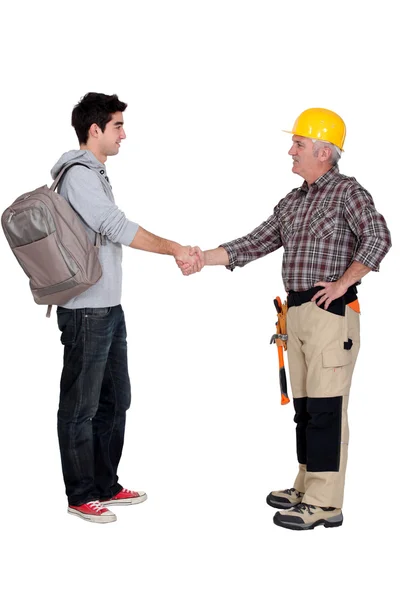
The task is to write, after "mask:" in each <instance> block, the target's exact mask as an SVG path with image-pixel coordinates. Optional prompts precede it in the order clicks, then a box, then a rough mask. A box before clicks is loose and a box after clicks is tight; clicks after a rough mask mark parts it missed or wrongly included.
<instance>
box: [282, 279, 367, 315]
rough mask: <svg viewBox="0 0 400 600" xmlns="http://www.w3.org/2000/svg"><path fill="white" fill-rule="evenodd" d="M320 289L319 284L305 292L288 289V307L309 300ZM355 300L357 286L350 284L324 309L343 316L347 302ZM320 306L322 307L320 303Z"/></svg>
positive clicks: (299, 304)
mask: <svg viewBox="0 0 400 600" xmlns="http://www.w3.org/2000/svg"><path fill="white" fill-rule="evenodd" d="M322 289H323V288H322V287H321V286H317V287H313V288H311V289H309V290H306V291H305V292H294V291H293V290H289V292H288V297H287V305H288V308H291V307H292V306H301V305H302V304H304V303H305V302H310V301H311V298H312V297H313V296H314V295H315V294H316V293H317V292H318V291H319V290H322ZM355 300H357V287H356V286H355V285H351V286H350V287H349V289H348V290H347V292H346V293H345V294H344V295H343V296H341V297H340V298H336V300H332V302H331V303H330V305H329V306H328V308H327V309H326V310H327V311H328V312H330V313H333V314H334V315H340V316H342V317H344V315H345V312H346V306H347V304H351V303H352V302H354V301H355ZM321 308H323V306H322V305H321Z"/></svg>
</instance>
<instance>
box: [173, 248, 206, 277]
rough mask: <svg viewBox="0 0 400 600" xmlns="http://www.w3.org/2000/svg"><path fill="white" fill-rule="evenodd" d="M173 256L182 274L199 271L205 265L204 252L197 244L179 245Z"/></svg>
mask: <svg viewBox="0 0 400 600" xmlns="http://www.w3.org/2000/svg"><path fill="white" fill-rule="evenodd" d="M174 257H175V262H176V264H177V265H178V267H179V268H180V270H181V271H182V274H183V275H193V273H199V272H200V271H201V270H202V268H203V267H204V265H205V253H204V252H203V251H202V250H201V249H200V248H199V247H198V246H180V247H179V250H178V251H177V252H176V254H174Z"/></svg>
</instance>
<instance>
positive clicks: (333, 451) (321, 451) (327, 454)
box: [307, 396, 343, 472]
mask: <svg viewBox="0 0 400 600" xmlns="http://www.w3.org/2000/svg"><path fill="white" fill-rule="evenodd" d="M342 400H343V399H342V396H335V397H332V398H308V401H307V411H308V413H309V415H310V420H309V422H308V427H307V471H314V472H322V471H339V465H340V442H341V432H342Z"/></svg>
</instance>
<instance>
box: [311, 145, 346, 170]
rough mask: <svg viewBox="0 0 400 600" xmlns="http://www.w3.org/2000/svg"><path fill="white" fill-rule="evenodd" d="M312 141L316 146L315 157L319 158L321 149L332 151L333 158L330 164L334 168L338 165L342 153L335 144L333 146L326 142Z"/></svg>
mask: <svg viewBox="0 0 400 600" xmlns="http://www.w3.org/2000/svg"><path fill="white" fill-rule="evenodd" d="M312 141H313V143H314V146H313V154H314V156H317V154H318V150H320V148H329V149H330V150H331V157H330V159H329V162H330V163H331V165H332V166H335V165H337V163H338V162H339V159H340V157H341V156H342V151H341V150H340V148H338V147H337V146H335V144H331V143H330V142H324V141H323V140H312Z"/></svg>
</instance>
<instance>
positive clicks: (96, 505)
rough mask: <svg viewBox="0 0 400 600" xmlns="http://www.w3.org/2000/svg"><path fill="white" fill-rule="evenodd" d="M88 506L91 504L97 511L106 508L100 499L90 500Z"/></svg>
mask: <svg viewBox="0 0 400 600" xmlns="http://www.w3.org/2000/svg"><path fill="white" fill-rule="evenodd" d="M88 506H90V508H93V510H95V511H96V512H100V511H101V510H102V509H103V508H104V506H103V505H102V504H101V502H99V501H98V500H93V502H88Z"/></svg>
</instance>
